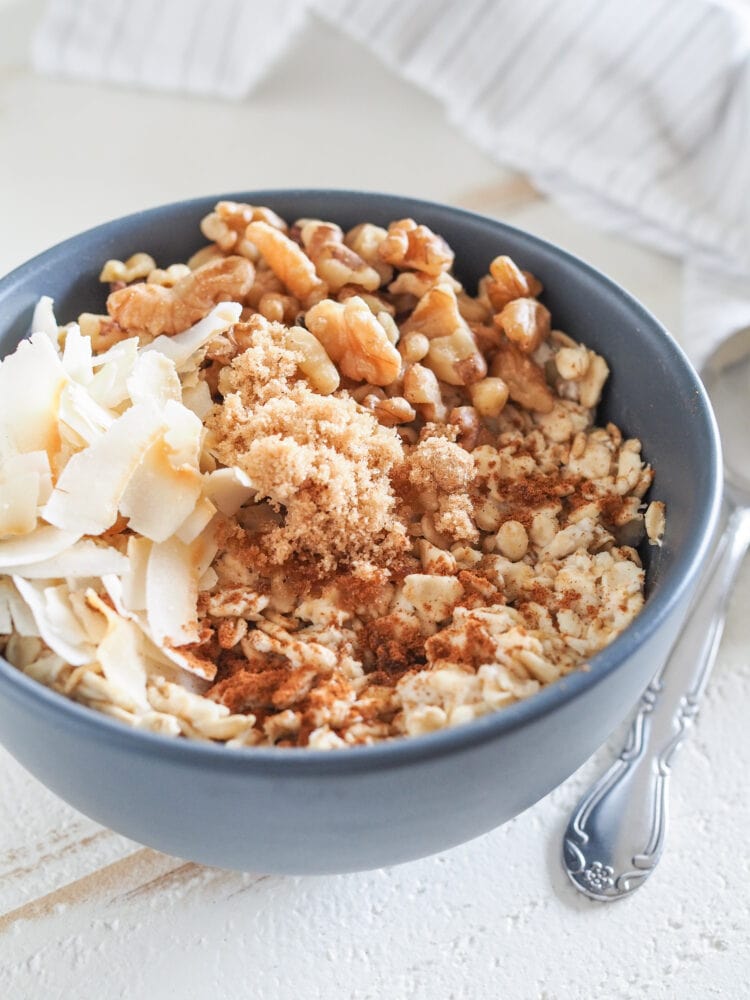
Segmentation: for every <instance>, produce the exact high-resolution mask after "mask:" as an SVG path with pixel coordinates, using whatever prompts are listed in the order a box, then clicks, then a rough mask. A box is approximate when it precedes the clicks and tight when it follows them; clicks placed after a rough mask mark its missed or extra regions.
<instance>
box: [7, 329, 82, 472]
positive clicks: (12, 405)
mask: <svg viewBox="0 0 750 1000" xmlns="http://www.w3.org/2000/svg"><path fill="white" fill-rule="evenodd" d="M67 381H68V375H67V373H66V372H65V369H64V368H63V366H62V362H61V360H60V356H59V355H58V353H57V351H56V349H55V348H54V346H53V345H52V342H51V340H50V339H49V337H47V336H46V334H44V333H35V334H34V335H33V336H32V337H31V339H30V340H24V341H21V343H20V344H19V345H18V348H17V349H16V351H15V353H14V354H11V355H9V356H8V357H7V358H5V359H4V360H3V361H2V363H0V400H2V406H1V407H0V461H2V460H4V459H6V458H8V457H10V456H11V455H14V454H18V453H24V452H29V451H46V452H47V454H48V455H49V458H50V462H52V461H53V459H54V456H55V454H56V453H57V451H58V449H59V447H60V431H59V428H58V426H57V406H58V401H59V399H60V393H61V392H62V389H63V386H64V385H65V384H66V382H67Z"/></svg>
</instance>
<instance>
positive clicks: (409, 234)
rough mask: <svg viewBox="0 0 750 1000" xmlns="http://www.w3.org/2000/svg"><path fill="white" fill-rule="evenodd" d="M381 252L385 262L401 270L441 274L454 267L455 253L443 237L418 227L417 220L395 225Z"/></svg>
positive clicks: (408, 220)
mask: <svg viewBox="0 0 750 1000" xmlns="http://www.w3.org/2000/svg"><path fill="white" fill-rule="evenodd" d="M379 253H380V256H381V258H382V260H384V261H385V262H386V263H387V264H392V265H393V267H396V268H398V269H399V270H406V269H408V270H413V271H424V272H425V273H426V274H440V273H441V272H443V271H447V270H449V269H450V267H451V266H452V264H453V251H452V250H451V248H450V247H449V246H448V244H447V243H446V242H445V240H444V239H443V238H442V236H438V235H437V234H436V233H433V232H432V230H431V229H428V228H427V226H420V225H417V223H416V222H415V221H414V219H401V221H400V222H392V223H391V224H390V226H389V227H388V233H387V235H386V237H385V238H384V239H383V242H382V243H381V244H380V248H379Z"/></svg>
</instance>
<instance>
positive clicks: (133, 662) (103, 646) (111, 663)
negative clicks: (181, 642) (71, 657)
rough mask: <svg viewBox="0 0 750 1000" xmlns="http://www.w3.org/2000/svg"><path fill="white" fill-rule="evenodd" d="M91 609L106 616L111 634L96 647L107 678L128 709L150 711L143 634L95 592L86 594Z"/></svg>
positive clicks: (108, 632) (89, 591)
mask: <svg viewBox="0 0 750 1000" xmlns="http://www.w3.org/2000/svg"><path fill="white" fill-rule="evenodd" d="M86 601H87V602H88V604H89V606H90V607H92V608H94V609H95V610H96V611H98V612H100V613H101V614H102V615H104V617H105V619H106V622H107V632H106V634H105V636H104V638H103V639H102V640H101V642H100V643H99V645H98V646H97V647H96V658H97V660H98V662H99V664H100V666H101V668H102V671H103V673H104V676H105V677H106V678H107V680H108V681H109V683H110V684H111V685H112V686H113V688H114V689H115V690H116V692H117V694H118V696H119V698H121V699H123V700H124V701H125V703H126V705H128V707H131V708H134V709H141V710H142V711H149V710H150V708H151V705H150V704H149V701H148V698H147V696H146V680H147V678H148V661H147V659H146V656H145V653H144V648H143V645H144V643H143V635H142V633H141V631H140V630H139V628H138V626H137V625H135V624H134V623H133V622H132V621H128V620H127V619H125V618H121V617H120V616H119V615H118V614H116V613H115V612H114V611H112V609H111V608H110V607H109V606H108V605H107V604H105V603H104V601H102V599H101V598H100V597H99V596H98V595H97V594H96V593H95V591H93V590H88V591H87V592H86Z"/></svg>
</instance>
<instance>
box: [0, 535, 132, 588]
mask: <svg viewBox="0 0 750 1000" xmlns="http://www.w3.org/2000/svg"><path fill="white" fill-rule="evenodd" d="M127 568H128V560H127V557H126V556H124V555H123V554H122V553H121V552H118V551H117V549H115V548H112V547H111V546H109V545H97V543H96V542H94V541H91V539H86V538H84V539H82V540H81V541H80V542H76V543H75V545H72V546H71V547H70V548H69V549H66V550H65V551H64V552H61V553H59V554H58V555H56V556H52V557H51V558H50V559H43V560H42V561H41V562H32V563H18V564H17V565H15V566H8V567H6V569H5V570H4V572H6V573H8V574H12V575H15V576H22V577H24V578H25V579H26V580H59V579H63V578H64V577H71V578H74V579H75V578H78V577H86V576H102V575H103V574H106V573H124V572H125V571H126V570H127Z"/></svg>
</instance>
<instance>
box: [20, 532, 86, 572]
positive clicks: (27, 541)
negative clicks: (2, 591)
mask: <svg viewBox="0 0 750 1000" xmlns="http://www.w3.org/2000/svg"><path fill="white" fill-rule="evenodd" d="M80 537H81V533H80V532H79V533H76V532H73V531H62V530H61V529H60V528H54V527H52V526H51V525H47V524H43V525H40V526H39V527H38V528H37V529H36V531H32V533H31V534H30V535H25V536H24V537H23V538H13V539H9V540H8V541H5V542H0V570H2V571H3V572H6V571H7V567H8V566H15V565H17V564H18V563H35V562H41V561H42V560H43V559H52V557H53V556H56V555H58V554H59V553H60V552H62V551H64V550H65V549H67V548H69V547H70V546H71V545H73V544H75V542H77V541H78V539H79V538H80Z"/></svg>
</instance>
